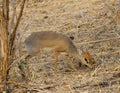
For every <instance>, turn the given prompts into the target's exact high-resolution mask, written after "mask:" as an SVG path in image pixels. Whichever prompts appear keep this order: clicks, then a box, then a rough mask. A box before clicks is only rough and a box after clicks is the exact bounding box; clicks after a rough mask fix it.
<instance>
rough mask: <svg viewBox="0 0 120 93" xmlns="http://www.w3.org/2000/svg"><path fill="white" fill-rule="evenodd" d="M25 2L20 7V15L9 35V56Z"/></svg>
mask: <svg viewBox="0 0 120 93" xmlns="http://www.w3.org/2000/svg"><path fill="white" fill-rule="evenodd" d="M25 1H26V0H23V3H22V6H21V10H20V14H19V16H18V19H17V23H16V25H15V28H14V30H13V33H12V34H11V35H10V42H9V45H10V54H11V52H12V48H13V44H14V41H15V37H16V31H17V28H18V25H19V23H20V20H21V17H22V13H23V10H24V4H25Z"/></svg>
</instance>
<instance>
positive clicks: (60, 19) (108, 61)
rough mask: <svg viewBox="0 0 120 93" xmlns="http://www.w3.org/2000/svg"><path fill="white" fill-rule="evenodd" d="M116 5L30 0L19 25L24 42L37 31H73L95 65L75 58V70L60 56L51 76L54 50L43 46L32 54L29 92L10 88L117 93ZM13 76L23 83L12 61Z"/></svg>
mask: <svg viewBox="0 0 120 93" xmlns="http://www.w3.org/2000/svg"><path fill="white" fill-rule="evenodd" d="M119 6H120V1H119V0H36V1H35V0H28V2H27V4H26V8H25V10H24V15H23V17H22V21H21V24H20V27H19V29H18V33H20V34H22V35H21V37H22V42H23V41H24V39H25V38H26V37H27V36H28V35H29V34H30V33H31V32H36V31H57V32H58V33H62V34H65V35H67V36H68V37H69V36H74V38H75V39H74V40H73V42H74V44H75V45H76V47H77V48H78V50H79V51H80V48H83V49H87V50H89V51H90V53H91V55H92V57H93V58H94V60H95V64H94V68H93V69H90V68H88V67H85V66H81V67H79V66H78V64H77V63H74V65H75V66H76V68H77V69H78V72H79V73H78V74H76V72H74V71H73V69H72V68H71V67H70V66H69V64H68V62H67V59H66V58H65V56H64V55H60V56H59V62H58V73H57V75H56V76H54V74H53V65H54V64H53V63H54V59H53V58H52V53H51V52H48V51H42V53H41V56H39V55H38V56H36V57H33V58H31V59H30V71H31V80H30V81H29V82H28V84H30V85H31V86H32V87H30V88H28V91H29V92H23V91H25V89H24V88H16V89H15V90H14V93H120V25H119V23H120V19H119V15H117V11H119V8H120V7H119ZM18 35H19V34H18ZM11 77H12V78H13V77H14V79H15V80H17V81H20V82H22V81H21V79H20V78H21V76H20V75H19V71H18V69H17V67H16V66H15V67H13V72H12V75H11Z"/></svg>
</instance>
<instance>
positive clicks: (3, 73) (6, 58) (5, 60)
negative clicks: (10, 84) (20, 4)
mask: <svg viewBox="0 0 120 93" xmlns="http://www.w3.org/2000/svg"><path fill="white" fill-rule="evenodd" d="M0 18H1V25H2V33H3V36H4V45H5V46H4V47H5V55H4V60H3V66H2V80H3V81H4V82H6V81H7V62H8V56H9V49H8V38H7V28H6V27H7V24H6V21H5V18H4V16H3V12H2V10H0ZM4 89H5V90H6V85H5V86H4Z"/></svg>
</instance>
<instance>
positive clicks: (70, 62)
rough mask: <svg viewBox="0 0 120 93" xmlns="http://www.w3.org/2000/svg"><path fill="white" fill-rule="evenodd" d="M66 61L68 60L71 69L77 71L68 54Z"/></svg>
mask: <svg viewBox="0 0 120 93" xmlns="http://www.w3.org/2000/svg"><path fill="white" fill-rule="evenodd" d="M68 61H69V64H70V65H71V67H72V68H73V70H74V71H76V72H77V73H78V71H77V69H76V68H75V66H74V65H73V63H72V57H71V56H70V55H69V56H68Z"/></svg>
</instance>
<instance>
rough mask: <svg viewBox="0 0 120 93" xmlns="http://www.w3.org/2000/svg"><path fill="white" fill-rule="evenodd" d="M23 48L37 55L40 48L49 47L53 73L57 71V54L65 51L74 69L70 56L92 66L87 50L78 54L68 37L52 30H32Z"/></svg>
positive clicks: (30, 53) (32, 54)
mask: <svg viewBox="0 0 120 93" xmlns="http://www.w3.org/2000/svg"><path fill="white" fill-rule="evenodd" d="M25 48H26V50H27V52H28V54H29V55H30V56H34V55H37V54H38V53H39V52H40V50H41V49H42V48H51V49H52V50H53V53H54V54H53V57H54V59H55V62H54V73H55V74H56V72H57V62H58V56H59V54H60V53H61V52H66V53H67V55H68V59H69V64H70V65H71V67H72V68H73V69H74V70H75V71H77V69H76V68H75V67H74V65H73V64H72V58H77V59H79V60H80V61H81V63H83V64H84V65H87V66H88V67H90V68H92V64H93V62H92V58H91V56H90V53H89V52H88V51H86V52H84V53H83V55H81V56H79V53H78V51H77V48H76V46H75V45H74V44H73V42H72V40H71V39H70V38H69V37H67V36H65V35H63V34H59V33H56V32H53V31H41V32H33V33H32V34H31V35H30V36H29V37H28V38H26V40H25Z"/></svg>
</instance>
